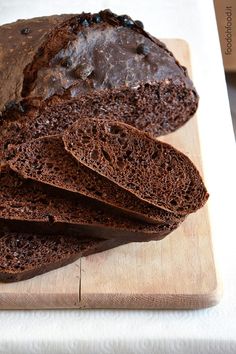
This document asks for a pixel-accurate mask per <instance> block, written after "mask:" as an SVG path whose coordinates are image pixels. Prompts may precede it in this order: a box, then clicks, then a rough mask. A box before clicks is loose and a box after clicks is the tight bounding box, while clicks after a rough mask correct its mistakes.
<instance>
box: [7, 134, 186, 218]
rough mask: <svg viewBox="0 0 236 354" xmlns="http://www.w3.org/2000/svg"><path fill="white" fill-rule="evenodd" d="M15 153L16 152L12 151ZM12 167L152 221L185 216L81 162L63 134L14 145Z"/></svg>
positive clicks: (31, 177) (34, 177) (24, 174)
mask: <svg viewBox="0 0 236 354" xmlns="http://www.w3.org/2000/svg"><path fill="white" fill-rule="evenodd" d="M12 153H13V151H12ZM14 155H15V156H14V157H13V158H12V159H11V160H10V161H8V162H9V166H10V167H11V169H13V170H14V171H16V172H17V173H19V174H20V175H21V176H23V177H24V178H26V179H27V178H30V179H33V180H36V181H39V182H43V183H46V184H49V185H51V186H54V187H58V188H60V189H64V190H67V191H70V192H75V193H79V194H82V195H85V196H87V197H90V198H92V199H95V200H98V201H100V202H103V203H105V204H108V205H110V206H112V207H114V208H116V209H119V210H120V211H122V212H124V213H127V214H129V215H132V216H134V217H136V218H138V219H141V220H144V221H147V222H150V223H159V222H160V223H172V222H179V221H181V219H182V216H179V215H176V214H173V213H170V212H168V211H165V210H163V209H160V208H157V207H155V206H153V205H151V204H148V203H146V202H144V201H142V200H140V199H139V198H137V197H136V196H135V195H133V194H131V193H129V192H128V191H126V190H125V189H123V188H121V187H119V186H118V185H117V184H115V183H113V182H112V181H110V180H108V179H107V178H104V177H103V176H101V175H99V174H97V173H96V172H94V171H93V170H91V169H89V168H88V167H86V166H84V165H83V164H81V163H80V162H78V161H77V160H76V159H75V158H74V157H73V156H72V155H71V154H70V153H68V152H67V151H66V150H65V148H64V144H63V141H62V138H61V137H60V136H50V137H43V138H38V139H35V140H31V141H29V142H28V143H25V144H22V145H19V146H17V147H15V148H14Z"/></svg>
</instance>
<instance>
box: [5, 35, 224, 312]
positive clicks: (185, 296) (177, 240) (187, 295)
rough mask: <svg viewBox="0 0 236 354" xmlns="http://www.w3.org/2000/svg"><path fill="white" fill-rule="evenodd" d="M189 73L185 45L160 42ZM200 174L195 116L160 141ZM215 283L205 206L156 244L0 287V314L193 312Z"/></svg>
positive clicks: (216, 289) (207, 302) (213, 297)
mask: <svg viewBox="0 0 236 354" xmlns="http://www.w3.org/2000/svg"><path fill="white" fill-rule="evenodd" d="M164 42H165V43H166V44H167V46H168V47H169V48H170V50H172V51H173V52H174V54H175V55H176V57H177V58H178V59H179V61H180V62H181V64H183V65H185V66H186V67H187V68H188V70H189V71H190V70H191V68H190V55H189V49H188V45H187V43H186V42H185V41H183V40H179V39H168V40H164ZM161 140H162V141H165V142H168V143H170V144H172V145H173V146H174V147H176V148H177V149H179V150H181V151H182V152H184V153H185V154H186V155H187V156H189V157H190V158H191V160H192V161H193V162H194V163H195V165H196V166H197V167H198V169H199V170H200V171H201V173H202V174H203V171H202V164H201V147H200V143H199V137H198V124H197V118H196V116H195V117H194V118H193V119H191V120H190V121H189V122H188V123H187V124H186V125H185V126H184V127H183V128H181V129H179V130H178V131H177V132H175V133H172V134H169V135H168V136H165V137H163V138H162V139H161ZM220 295H221V289H220V286H219V284H218V280H217V273H216V269H215V263H214V257H213V250H212V243H211V228H210V223H209V218H208V207H207V205H206V206H205V207H204V208H202V209H201V210H199V211H198V212H197V213H195V214H192V215H190V216H189V217H188V218H187V219H186V220H185V221H184V223H183V224H182V225H181V227H179V228H178V229H177V230H176V231H174V232H173V233H172V234H170V235H169V236H168V237H166V238H165V239H164V240H162V241H159V242H154V241H153V242H149V243H132V244H129V245H125V246H120V247H118V248H116V249H113V250H109V251H106V252H103V253H100V254H97V255H93V256H89V257H86V258H82V259H80V260H78V261H77V262H75V263H73V264H71V265H68V266H66V267H64V268H61V269H58V270H55V271H51V272H49V273H47V274H44V275H41V276H37V277H35V278H33V279H30V280H26V281H22V282H19V283H12V284H3V283H0V308H1V309H42V308H127V309H134V308H137V309H148V308H156V309H179V308H183V309H184V308H185V309H193V308H202V307H207V306H212V305H214V304H216V303H217V302H218V301H219V299H220Z"/></svg>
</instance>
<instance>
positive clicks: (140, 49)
mask: <svg viewBox="0 0 236 354" xmlns="http://www.w3.org/2000/svg"><path fill="white" fill-rule="evenodd" d="M136 51H137V53H138V54H143V55H147V54H148V53H149V52H150V50H149V48H148V46H146V45H145V44H143V43H141V44H139V45H138V46H137V49H136Z"/></svg>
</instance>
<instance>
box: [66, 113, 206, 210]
mask: <svg viewBox="0 0 236 354" xmlns="http://www.w3.org/2000/svg"><path fill="white" fill-rule="evenodd" d="M63 140H64V144H65V148H66V150H67V151H68V152H70V153H71V154H72V155H73V156H74V157H75V158H76V159H77V160H78V161H79V162H80V163H82V164H84V165H85V166H87V167H89V168H91V169H92V170H94V171H95V172H97V173H99V174H101V175H102V176H104V177H106V178H108V179H110V180H111V181H113V182H114V183H116V184H118V185H119V186H121V187H122V188H125V189H126V190H128V191H129V192H131V193H133V194H134V195H136V196H137V197H138V198H140V199H142V200H144V201H146V202H148V203H150V204H152V205H155V206H157V207H160V208H162V209H164V210H168V211H170V212H174V213H179V214H183V215H186V214H189V213H192V212H194V211H196V210H197V209H199V208H201V207H202V206H203V205H204V203H205V202H206V200H207V198H208V193H207V190H206V188H205V186H204V183H203V181H202V178H201V176H200V174H199V172H198V170H197V169H196V167H195V166H194V165H193V163H192V162H191V161H190V159H189V158H188V157H187V156H185V155H184V154H183V153H181V152H179V151H178V150H176V149H175V148H173V147H172V146H170V145H168V144H166V143H162V142H160V141H157V140H155V139H153V138H152V137H151V136H149V135H148V134H146V133H144V132H141V131H139V130H137V129H135V128H133V127H131V126H129V125H127V124H124V123H121V122H114V121H108V120H98V119H95V118H94V119H91V118H84V119H80V120H78V121H77V122H76V123H75V124H73V125H72V126H71V127H70V128H69V129H68V130H67V131H66V132H65V133H64V136H63Z"/></svg>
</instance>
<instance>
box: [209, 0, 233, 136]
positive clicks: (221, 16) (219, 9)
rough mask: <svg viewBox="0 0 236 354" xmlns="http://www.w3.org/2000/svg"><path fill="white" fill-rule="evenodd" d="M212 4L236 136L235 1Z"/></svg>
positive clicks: (227, 0) (215, 1)
mask: <svg viewBox="0 0 236 354" xmlns="http://www.w3.org/2000/svg"><path fill="white" fill-rule="evenodd" d="M214 4H215V11H216V19H217V25H218V32H219V37H220V44H221V51H222V57H223V61H224V68H225V75H226V82H227V88H228V95H229V102H230V109H231V115H232V120H233V127H234V135H235V137H236V1H235V0H214Z"/></svg>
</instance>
